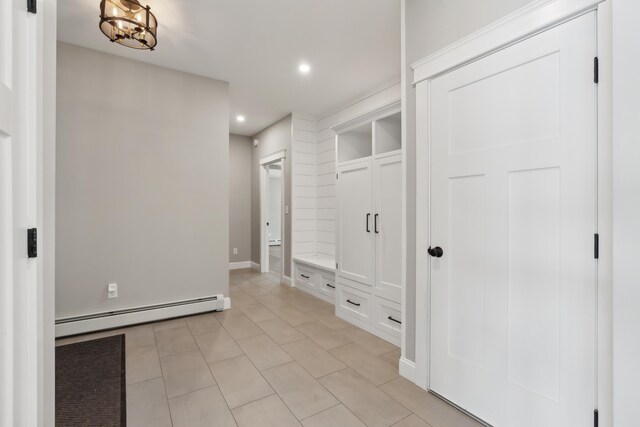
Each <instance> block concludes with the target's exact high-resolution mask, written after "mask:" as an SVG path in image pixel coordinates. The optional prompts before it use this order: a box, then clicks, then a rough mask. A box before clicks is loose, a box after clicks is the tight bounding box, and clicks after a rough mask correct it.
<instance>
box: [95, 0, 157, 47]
mask: <svg viewBox="0 0 640 427" xmlns="http://www.w3.org/2000/svg"><path fill="white" fill-rule="evenodd" d="M100 30H101V31H102V32H103V33H104V35H105V36H107V37H108V38H109V40H111V41H112V42H113V43H118V44H121V45H123V46H127V47H130V48H133V49H148V50H153V49H154V48H155V47H156V45H157V44H158V38H157V34H158V21H157V19H156V17H155V15H154V14H153V13H151V8H150V7H149V6H142V5H141V4H140V2H139V1H138V0H102V1H101V2H100Z"/></svg>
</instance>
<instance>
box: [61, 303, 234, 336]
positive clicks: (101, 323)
mask: <svg viewBox="0 0 640 427" xmlns="http://www.w3.org/2000/svg"><path fill="white" fill-rule="evenodd" d="M227 306H228V307H231V300H230V298H228V297H227V298H224V297H223V296H222V295H217V299H211V300H207V301H202V300H193V301H177V302H176V303H175V305H168V304H163V305H161V306H159V307H158V308H154V307H153V306H147V307H138V308H131V309H127V310H119V311H120V312H121V313H118V311H116V312H115V313H114V314H108V313H104V315H102V313H96V314H95V317H92V315H84V316H78V317H70V318H62V319H56V338H60V337H66V336H70V335H78V334H86V333H89V332H96V331H103V330H106V329H114V328H122V327H125V326H131V325H136V324H139V323H147V322H156V321H159V320H164V319H171V318H173V317H182V316H190V315H193V314H198V313H205V312H208V311H214V310H222V309H226V308H227ZM74 319H78V320H74Z"/></svg>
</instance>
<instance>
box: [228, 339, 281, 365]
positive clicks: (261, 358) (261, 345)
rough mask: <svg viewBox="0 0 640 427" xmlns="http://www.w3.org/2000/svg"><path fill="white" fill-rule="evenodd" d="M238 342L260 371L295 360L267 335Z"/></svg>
mask: <svg viewBox="0 0 640 427" xmlns="http://www.w3.org/2000/svg"><path fill="white" fill-rule="evenodd" d="M237 342H238V345H239V346H240V347H241V348H242V350H243V351H244V352H245V354H246V355H247V356H248V357H249V359H251V361H252V362H253V364H254V365H255V366H256V368H258V369H259V370H263V369H268V368H271V367H274V366H278V365H282V364H283V363H288V362H291V361H292V360H293V359H291V356H289V355H288V354H287V353H286V352H285V351H284V350H282V349H281V348H280V346H279V345H277V344H276V343H275V342H273V340H272V339H271V338H269V337H268V336H266V335H256V336H255V337H249V338H244V339H241V340H238V341H237Z"/></svg>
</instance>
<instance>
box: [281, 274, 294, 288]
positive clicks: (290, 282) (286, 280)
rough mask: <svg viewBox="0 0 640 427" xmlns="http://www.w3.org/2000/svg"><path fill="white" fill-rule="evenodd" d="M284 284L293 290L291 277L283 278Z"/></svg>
mask: <svg viewBox="0 0 640 427" xmlns="http://www.w3.org/2000/svg"><path fill="white" fill-rule="evenodd" d="M282 283H284V284H285V285H287V286H290V287H292V288H293V280H292V279H291V277H289V276H282Z"/></svg>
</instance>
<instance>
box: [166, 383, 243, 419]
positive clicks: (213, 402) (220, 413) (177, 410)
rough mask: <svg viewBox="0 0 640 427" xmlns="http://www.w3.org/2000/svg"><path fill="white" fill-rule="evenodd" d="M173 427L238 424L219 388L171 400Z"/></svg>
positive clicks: (211, 388) (207, 389)
mask: <svg viewBox="0 0 640 427" xmlns="http://www.w3.org/2000/svg"><path fill="white" fill-rule="evenodd" d="M169 409H170V410H171V418H172V420H173V427H211V426H213V425H215V426H217V427H235V426H236V422H235V420H234V419H233V415H231V411H230V410H229V408H228V407H227V402H225V400H224V397H222V393H220V389H218V387H216V386H213V387H209V388H205V389H204V390H198V391H194V392H193V393H189V394H185V395H184V396H179V397H174V398H173V399H170V400H169Z"/></svg>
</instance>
